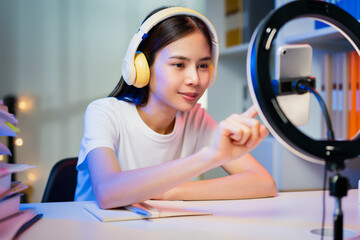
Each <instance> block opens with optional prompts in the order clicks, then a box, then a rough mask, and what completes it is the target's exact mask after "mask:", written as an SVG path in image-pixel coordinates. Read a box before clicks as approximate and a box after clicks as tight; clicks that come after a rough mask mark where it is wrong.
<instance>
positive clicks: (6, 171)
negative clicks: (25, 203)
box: [0, 101, 41, 239]
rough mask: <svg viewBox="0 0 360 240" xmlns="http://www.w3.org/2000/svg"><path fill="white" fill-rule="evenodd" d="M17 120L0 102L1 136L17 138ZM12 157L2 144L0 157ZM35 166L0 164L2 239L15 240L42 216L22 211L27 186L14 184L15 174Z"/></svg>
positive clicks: (28, 210) (0, 227)
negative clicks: (21, 200) (22, 198)
mask: <svg viewBox="0 0 360 240" xmlns="http://www.w3.org/2000/svg"><path fill="white" fill-rule="evenodd" d="M16 123H17V120H16V118H15V117H14V116H13V114H11V113H9V112H8V110H7V107H6V106H5V105H3V103H2V101H0V136H12V137H15V136H16V132H18V131H19V129H18V128H17V127H15V124H16ZM1 155H11V152H10V150H9V149H8V148H7V147H6V146H5V145H4V144H2V143H0V156H1ZM32 167H33V166H29V165H27V164H9V163H5V162H0V239H13V238H15V237H17V236H18V235H19V234H20V233H22V232H23V231H24V230H25V229H27V228H28V227H29V226H30V225H31V224H32V223H34V222H36V221H37V220H38V219H39V218H40V217H41V214H37V213H36V212H35V209H23V210H20V198H21V196H22V194H21V192H22V191H23V190H25V189H26V188H27V186H26V185H25V184H23V183H21V182H12V181H11V176H12V174H14V173H17V172H21V171H25V170H27V169H29V168H32Z"/></svg>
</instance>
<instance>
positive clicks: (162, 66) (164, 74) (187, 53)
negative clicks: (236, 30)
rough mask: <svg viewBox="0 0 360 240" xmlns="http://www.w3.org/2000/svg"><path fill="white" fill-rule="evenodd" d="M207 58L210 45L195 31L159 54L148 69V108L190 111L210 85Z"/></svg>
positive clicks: (208, 59)
mask: <svg viewBox="0 0 360 240" xmlns="http://www.w3.org/2000/svg"><path fill="white" fill-rule="evenodd" d="M210 56H211V55H210V47H209V44H208V42H207V41H206V38H205V37H204V35H203V34H202V33H200V32H198V31H196V32H194V33H191V34H189V35H187V36H185V37H183V38H181V39H179V40H177V41H175V42H172V43H170V44H169V45H167V46H166V47H165V48H163V49H162V50H160V51H159V52H158V53H157V54H156V56H155V61H154V64H153V65H152V66H151V68H150V71H151V72H150V73H151V76H150V98H149V104H152V105H154V104H156V105H157V106H158V107H161V108H163V107H165V108H170V109H175V110H179V111H189V110H191V109H192V108H193V107H194V106H195V104H196V103H197V101H198V100H199V98H200V97H201V96H202V95H203V93H204V92H205V90H206V88H207V87H208V85H209V82H210V71H209V64H210V60H211V58H210Z"/></svg>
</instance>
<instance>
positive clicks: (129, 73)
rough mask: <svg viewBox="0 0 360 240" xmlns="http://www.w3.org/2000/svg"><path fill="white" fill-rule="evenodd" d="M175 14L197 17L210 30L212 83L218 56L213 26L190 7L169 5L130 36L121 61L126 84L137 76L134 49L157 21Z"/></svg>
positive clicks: (132, 82)
mask: <svg viewBox="0 0 360 240" xmlns="http://www.w3.org/2000/svg"><path fill="white" fill-rule="evenodd" d="M176 15H187V16H194V17H197V18H199V19H201V20H202V21H203V22H204V23H205V25H206V27H207V28H208V30H209V32H210V37H211V44H212V51H211V59H212V64H213V66H214V70H213V73H212V75H211V81H210V84H209V86H211V85H212V84H213V83H214V81H215V78H216V69H217V63H218V58H219V45H218V37H217V34H216V31H215V28H214V27H213V25H212V24H211V22H210V21H209V20H208V19H207V18H205V17H204V16H203V15H201V14H200V13H198V12H196V11H194V10H192V9H189V8H184V7H171V8H166V9H163V10H160V11H159V12H156V13H155V14H153V15H151V16H150V17H149V18H148V19H146V21H145V22H143V24H142V25H141V26H140V28H139V30H138V32H137V33H136V34H135V35H134V36H133V37H132V39H131V41H130V44H129V46H128V49H127V51H126V55H125V58H124V61H123V63H122V75H123V78H124V80H125V81H126V83H127V84H128V85H134V83H135V80H136V78H137V76H136V75H137V74H136V71H137V70H136V67H135V63H134V59H135V54H136V50H137V48H138V47H139V45H140V43H141V41H142V40H143V39H145V38H146V36H147V33H148V32H149V31H150V30H151V29H152V28H153V27H154V26H156V25H157V24H158V23H159V22H161V21H163V20H165V19H167V18H170V17H173V16H176Z"/></svg>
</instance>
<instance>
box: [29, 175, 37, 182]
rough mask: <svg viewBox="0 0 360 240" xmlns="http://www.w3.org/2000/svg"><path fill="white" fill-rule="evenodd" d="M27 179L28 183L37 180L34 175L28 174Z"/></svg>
mask: <svg viewBox="0 0 360 240" xmlns="http://www.w3.org/2000/svg"><path fill="white" fill-rule="evenodd" d="M27 178H28V179H29V181H30V182H35V181H36V179H37V177H36V175H35V174H33V173H29V174H28V175H27Z"/></svg>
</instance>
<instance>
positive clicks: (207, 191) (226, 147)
mask: <svg viewBox="0 0 360 240" xmlns="http://www.w3.org/2000/svg"><path fill="white" fill-rule="evenodd" d="M169 13H170V14H169ZM169 16H170V17H169ZM154 19H155V20H154ZM159 19H160V20H159ZM149 22H150V23H149ZM146 26H150V27H149V28H150V30H149V31H148V32H147V30H143V29H144V28H146ZM142 31H145V34H143V33H142ZM139 34H141V36H140V37H134V38H133V39H132V41H131V43H130V46H129V49H131V48H134V49H136V50H137V51H141V52H142V53H139V54H137V56H136V58H138V57H144V59H145V60H144V61H145V63H144V62H143V60H140V63H137V66H136V68H137V69H136V77H135V80H134V79H132V80H131V78H132V77H133V76H131V75H132V74H133V73H131V70H129V69H128V68H129V66H131V63H130V64H129V62H131V61H132V59H131V60H129V59H127V58H129V56H130V58H132V57H133V56H132V54H131V50H128V53H127V56H126V59H125V61H124V68H125V70H123V76H122V78H121V79H120V82H119V84H118V86H117V87H116V88H115V89H114V91H113V92H112V93H111V94H110V96H109V97H108V98H103V99H99V100H96V101H94V102H92V103H91V104H90V105H89V106H88V108H87V110H86V114H85V123H84V137H83V139H82V142H81V150H80V154H79V161H78V166H77V169H78V171H79V173H78V185H77V189H76V196H75V200H96V201H97V202H98V203H99V205H100V206H101V207H102V208H113V207H119V206H125V205H128V204H132V203H136V202H140V201H143V200H147V199H162V200H175V199H182V200H201V199H240V198H255V197H269V196H274V195H275V194H276V192H277V189H276V185H275V183H274V180H273V179H272V177H271V175H270V174H269V173H268V172H267V171H266V170H265V169H264V168H263V167H262V166H261V165H260V164H259V163H258V162H257V161H256V160H255V159H254V158H253V157H252V156H251V155H250V154H249V152H250V151H251V150H252V149H253V148H254V147H256V146H257V145H258V143H259V142H260V141H261V140H262V139H264V138H265V137H266V136H267V134H268V132H267V130H266V128H265V127H264V126H263V125H261V124H260V123H259V121H258V120H256V119H254V118H253V117H254V116H255V115H256V114H257V113H256V110H255V109H254V107H251V108H250V109H249V110H247V111H246V112H245V113H243V114H233V115H231V116H230V117H229V118H227V119H226V120H224V121H222V122H220V123H219V124H217V123H216V122H215V121H214V120H213V119H212V118H211V117H210V116H209V115H208V114H207V113H206V111H205V110H204V109H203V108H201V107H200V105H199V104H197V101H198V100H199V98H200V97H201V96H202V95H203V93H204V92H205V90H206V89H207V88H208V87H209V86H210V85H211V84H212V82H213V79H214V78H215V75H216V62H217V58H218V56H217V49H216V47H217V46H216V44H217V43H216V41H217V39H216V33H215V30H214V29H212V25H211V24H210V23H209V22H207V19H205V18H204V17H203V16H202V15H200V14H198V13H196V12H194V11H193V10H190V9H185V8H161V9H157V10H155V11H154V12H152V13H151V14H150V15H149V17H148V18H146V20H145V22H144V23H143V24H142V26H141V28H140V30H139ZM142 35H144V36H142ZM137 38H139V39H140V40H136V39H137ZM136 41H138V42H136ZM134 42H135V43H134ZM134 46H135V47H134ZM135 61H136V62H138V60H137V59H136V60H135ZM146 62H147V63H146ZM143 65H144V66H145V65H148V66H149V71H148V70H147V67H146V66H145V67H143ZM212 69H214V70H212ZM128 71H130V73H129V72H128ZM147 71H148V73H146V72H147ZM141 75H144V76H141ZM146 75H149V76H146ZM143 77H144V79H140V80H139V81H138V79H137V78H143ZM129 78H130V80H129ZM147 82H148V84H147ZM132 85H135V86H132ZM143 85H145V86H143ZM218 166H222V167H223V169H225V171H226V172H227V173H228V174H229V175H228V176H226V177H221V178H217V179H209V180H199V181H191V180H192V179H194V178H195V177H197V176H199V175H200V174H202V173H204V172H206V171H208V170H210V169H212V168H215V167H218Z"/></svg>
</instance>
